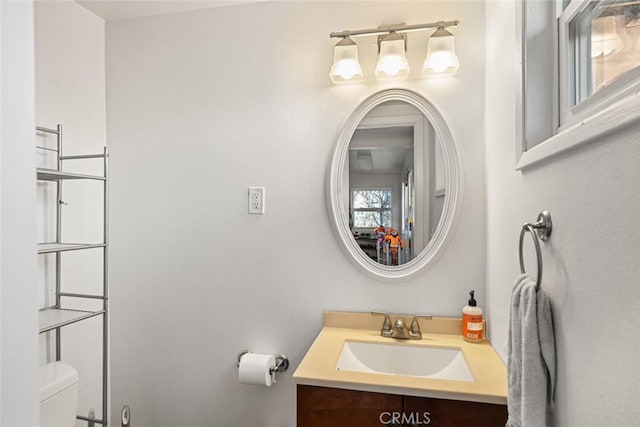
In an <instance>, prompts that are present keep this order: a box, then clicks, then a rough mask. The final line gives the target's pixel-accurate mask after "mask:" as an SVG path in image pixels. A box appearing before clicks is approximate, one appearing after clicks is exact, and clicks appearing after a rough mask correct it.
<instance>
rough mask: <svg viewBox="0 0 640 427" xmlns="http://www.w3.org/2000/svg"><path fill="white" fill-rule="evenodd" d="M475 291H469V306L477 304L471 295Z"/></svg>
mask: <svg viewBox="0 0 640 427" xmlns="http://www.w3.org/2000/svg"><path fill="white" fill-rule="evenodd" d="M475 293H476V291H471V292H469V295H470V296H471V299H469V305H470V306H471V307H475V306H476V305H478V303H477V302H476V300H475V298H474V297H473V296H474V295H475Z"/></svg>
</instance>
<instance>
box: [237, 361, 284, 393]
mask: <svg viewBox="0 0 640 427" xmlns="http://www.w3.org/2000/svg"><path fill="white" fill-rule="evenodd" d="M274 366H276V358H275V357H274V356H273V355H271V354H256V353H247V354H245V355H244V356H242V358H241V359H240V366H239V367H238V379H239V380H240V382H241V383H243V384H258V385H264V386H267V387H271V384H272V383H273V377H272V375H271V374H270V373H269V370H270V369H271V368H272V367H274Z"/></svg>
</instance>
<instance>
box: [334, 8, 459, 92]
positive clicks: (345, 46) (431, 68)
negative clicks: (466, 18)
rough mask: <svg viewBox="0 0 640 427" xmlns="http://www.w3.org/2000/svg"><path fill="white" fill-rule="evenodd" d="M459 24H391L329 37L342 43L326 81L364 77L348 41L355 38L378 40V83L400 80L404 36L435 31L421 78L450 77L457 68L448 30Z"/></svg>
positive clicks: (404, 72)
mask: <svg viewBox="0 0 640 427" xmlns="http://www.w3.org/2000/svg"><path fill="white" fill-rule="evenodd" d="M459 23H460V21H457V20H456V21H438V22H431V23H427V24H415V25H405V24H394V25H387V26H383V27H378V28H371V29H366V30H354V31H352V30H345V31H339V32H333V33H330V34H329V37H331V38H340V39H341V40H340V41H339V42H338V43H337V44H336V45H335V47H334V53H333V55H334V57H333V66H332V67H331V71H330V72H329V77H330V78H331V81H333V82H334V83H343V82H352V81H357V80H361V79H362V77H363V73H362V67H361V66H360V63H359V62H358V46H357V45H356V43H355V42H354V41H353V40H352V39H351V37H356V36H373V35H375V36H378V52H379V55H380V56H379V58H378V62H377V64H376V69H375V76H376V78H377V79H378V80H392V79H403V78H407V77H408V75H409V70H410V67H409V62H408V60H407V56H406V51H407V38H406V33H408V32H412V31H423V30H427V29H432V28H435V29H436V31H434V32H433V34H432V35H431V37H430V39H429V45H428V52H427V53H428V54H427V59H426V60H425V62H424V65H423V67H422V74H423V75H424V76H433V75H451V74H453V73H455V72H456V70H457V69H458V66H459V62H458V57H457V56H456V54H455V50H454V43H453V34H451V33H450V32H449V31H447V30H446V28H447V27H452V26H456V25H458V24H459Z"/></svg>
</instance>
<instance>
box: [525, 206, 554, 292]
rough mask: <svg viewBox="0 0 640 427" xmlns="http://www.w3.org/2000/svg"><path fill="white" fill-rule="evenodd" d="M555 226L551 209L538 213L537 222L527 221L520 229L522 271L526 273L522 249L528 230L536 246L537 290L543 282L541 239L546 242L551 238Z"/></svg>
mask: <svg viewBox="0 0 640 427" xmlns="http://www.w3.org/2000/svg"><path fill="white" fill-rule="evenodd" d="M552 228H553V226H552V223H551V214H550V213H549V211H542V212H541V213H540V214H539V215H538V220H537V221H536V222H535V223H533V224H532V223H530V222H528V223H526V224H524V225H523V226H522V230H521V231H520V245H519V251H520V273H522V274H525V273H526V272H525V269H524V254H523V251H522V244H523V243H524V235H525V233H526V232H527V231H528V232H529V234H531V238H532V239H533V244H534V246H535V248H536V258H537V260H538V277H537V278H536V291H537V290H538V289H540V284H541V283H542V252H541V250H540V241H539V240H542V241H543V242H546V241H547V240H549V236H551V230H552Z"/></svg>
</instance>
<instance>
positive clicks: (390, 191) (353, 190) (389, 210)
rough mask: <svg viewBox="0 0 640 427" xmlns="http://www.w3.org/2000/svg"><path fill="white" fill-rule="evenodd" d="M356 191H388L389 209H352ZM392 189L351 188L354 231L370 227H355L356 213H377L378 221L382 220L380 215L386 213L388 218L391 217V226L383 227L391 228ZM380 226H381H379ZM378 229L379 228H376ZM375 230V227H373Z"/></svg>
mask: <svg viewBox="0 0 640 427" xmlns="http://www.w3.org/2000/svg"><path fill="white" fill-rule="evenodd" d="M357 191H388V192H389V207H388V208H382V207H380V208H356V207H354V196H355V193H356V192H357ZM392 200H393V189H392V188H388V187H381V188H371V187H366V188H352V189H351V200H350V203H351V209H352V212H353V228H354V229H359V230H364V229H369V228H372V227H359V226H356V212H378V213H379V214H380V219H382V213H383V212H386V211H388V212H389V214H390V216H391V224H389V225H388V226H387V225H385V227H391V225H392V224H393V210H392V208H393V206H392V205H393V201H392ZM381 225H382V224H381ZM378 227H379V226H378ZM373 228H375V227H373Z"/></svg>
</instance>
